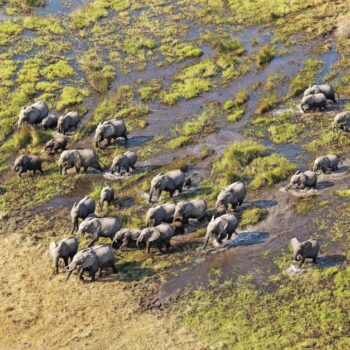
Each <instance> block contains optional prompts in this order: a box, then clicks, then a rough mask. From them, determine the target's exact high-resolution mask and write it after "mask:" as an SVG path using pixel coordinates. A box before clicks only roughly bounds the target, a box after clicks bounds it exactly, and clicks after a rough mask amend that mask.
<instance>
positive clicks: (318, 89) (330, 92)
mask: <svg viewBox="0 0 350 350" xmlns="http://www.w3.org/2000/svg"><path fill="white" fill-rule="evenodd" d="M319 93H322V94H324V95H325V96H326V99H327V100H331V101H333V102H334V103H335V102H336V99H335V91H334V88H333V86H332V85H331V84H320V85H312V86H309V87H308V88H307V89H306V90H305V91H304V96H308V95H315V94H319ZM338 98H339V94H338Z"/></svg>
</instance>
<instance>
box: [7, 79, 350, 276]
mask: <svg viewBox="0 0 350 350" xmlns="http://www.w3.org/2000/svg"><path fill="white" fill-rule="evenodd" d="M329 100H330V101H332V102H333V103H335V102H336V99H335V92H334V89H333V87H332V86H331V85H329V84H322V85H314V86H311V87H309V88H308V89H307V90H306V91H305V92H304V97H303V99H302V102H301V108H302V110H303V111H306V110H311V109H316V108H318V109H324V108H325V107H326V105H327V101H329ZM79 121H80V119H79V116H78V113H77V112H69V113H67V114H65V115H63V116H61V117H59V118H57V117H56V118H55V116H54V115H53V114H49V109H48V106H47V104H46V103H45V102H43V101H39V102H37V103H35V104H33V105H32V106H30V107H25V108H23V109H22V110H21V112H20V116H19V119H18V122H17V126H18V127H20V126H21V125H23V123H25V122H27V123H29V124H40V125H41V126H42V127H43V128H54V127H57V131H58V132H59V134H57V135H55V136H54V138H53V139H52V140H50V141H49V142H48V143H47V144H46V145H45V151H46V152H48V153H49V154H56V153H59V152H60V153H61V154H60V156H59V159H58V166H59V172H60V174H62V173H63V174H66V172H67V170H68V169H70V168H75V170H76V172H77V173H79V172H80V170H81V168H83V170H84V172H86V171H87V169H88V168H93V169H96V170H99V171H103V167H102V166H101V164H100V162H99V158H98V155H97V153H96V152H95V151H94V150H92V149H68V150H67V149H66V147H67V144H68V141H69V138H68V137H67V136H66V135H65V134H66V133H67V132H68V131H70V130H71V129H72V128H74V129H76V127H77V126H78V124H79ZM333 128H339V129H342V130H345V131H350V112H342V113H339V114H338V115H337V116H336V117H335V118H334V122H333ZM127 135H128V132H127V128H126V126H125V124H124V122H123V121H122V120H109V121H105V122H102V123H99V124H98V126H97V128H96V130H95V135H94V144H95V147H101V144H102V142H104V141H106V143H107V146H108V145H110V143H111V141H112V140H115V141H116V140H117V139H118V138H120V137H122V138H124V139H125V141H127V140H128V136H127ZM136 162H137V155H136V154H135V152H132V151H128V152H126V153H124V154H122V155H119V156H117V157H115V158H114V159H113V162H112V165H111V167H110V171H111V173H112V174H114V173H118V174H121V173H123V172H127V173H132V172H133V171H134V170H135V165H136ZM339 164H341V160H340V158H339V157H338V156H337V155H333V154H330V155H326V156H321V157H318V158H317V159H316V160H315V161H314V165H313V168H312V170H307V171H304V172H301V171H300V170H298V171H297V172H296V173H295V174H294V175H293V176H292V177H291V179H290V183H289V185H288V186H287V187H286V190H289V189H291V188H292V189H307V188H316V185H317V174H318V173H319V172H323V173H327V172H331V171H336V170H337V169H338V166H339ZM13 169H14V170H15V171H16V172H18V175H19V176H21V174H22V173H25V172H27V171H33V174H35V172H36V171H39V172H41V173H42V172H43V169H42V160H41V159H40V157H38V156H36V155H22V156H20V157H18V158H17V159H16V160H15V164H14V168H13ZM191 185H192V181H191V178H190V177H188V176H186V174H184V173H183V172H182V171H181V170H179V169H176V170H172V171H169V172H166V173H159V174H157V175H156V176H154V177H153V179H152V180H151V183H150V191H149V197H148V202H149V203H152V200H153V199H154V196H155V197H156V200H159V198H160V197H161V194H162V192H163V191H165V192H167V193H168V194H169V196H170V198H172V197H173V195H174V193H175V192H176V191H178V193H181V192H182V191H183V189H184V188H189V187H191ZM246 194H247V186H246V184H245V183H243V182H240V181H239V182H235V183H233V184H231V185H229V186H227V187H226V188H224V189H223V190H221V191H220V192H219V194H218V196H217V199H216V203H215V214H214V215H213V214H212V211H210V210H208V206H207V203H206V202H205V200H203V199H201V198H196V199H193V200H187V201H180V202H178V203H176V204H174V203H165V204H160V205H155V206H152V207H150V208H149V209H148V211H147V215H146V220H145V227H144V228H122V225H121V223H120V221H119V219H118V218H115V217H97V216H96V215H95V210H96V203H95V200H94V199H93V198H92V197H90V196H87V197H84V198H83V199H81V200H80V201H79V202H76V203H74V205H73V207H72V208H71V219H72V234H73V233H74V232H77V236H80V235H84V234H88V235H90V237H91V241H90V243H89V244H88V246H87V247H86V248H85V249H83V250H80V251H78V247H79V241H78V238H77V237H76V236H72V237H68V238H64V239H63V240H61V241H60V242H57V243H56V242H52V243H51V244H50V246H49V253H50V257H51V259H52V260H53V261H54V264H55V272H56V273H58V269H59V261H60V259H62V260H63V262H64V265H65V266H66V269H67V271H68V276H67V279H68V278H69V277H70V275H71V274H72V272H73V271H74V270H78V275H79V279H80V280H83V275H84V273H88V274H89V276H90V277H91V279H92V280H95V274H96V273H97V272H99V274H101V273H102V270H103V269H107V268H112V270H113V272H117V271H118V270H117V268H116V265H115V257H114V250H113V248H114V249H119V250H120V251H121V250H122V249H123V248H125V247H129V248H134V247H136V248H142V247H145V248H146V251H147V253H150V252H151V248H152V247H154V248H158V249H159V251H160V252H167V251H168V249H169V248H170V247H171V240H172V238H173V237H174V236H176V235H181V234H184V233H185V231H186V229H185V228H186V225H188V224H189V220H196V221H197V222H198V223H205V222H206V226H207V229H206V235H205V238H204V244H203V249H205V248H206V247H207V245H208V243H209V241H211V242H212V243H213V244H214V245H220V244H222V243H223V241H224V240H229V239H231V237H232V235H233V234H235V233H236V229H237V227H238V224H239V222H238V219H237V218H236V216H235V215H234V211H235V210H236V209H237V207H238V206H240V205H242V204H243V202H244V201H245V197H246ZM114 199H115V192H114V189H113V188H112V187H111V186H107V187H104V188H102V190H101V192H100V199H99V203H98V204H99V207H100V210H102V209H103V208H104V206H105V204H107V205H108V206H109V205H111V204H112V203H113V201H114ZM79 219H80V220H82V221H81V222H80V224H79ZM100 237H104V238H109V239H110V240H111V242H112V244H111V245H100V244H98V245H95V243H96V242H97V241H98V240H99V238H100ZM290 246H291V248H292V250H293V256H292V258H293V259H294V260H296V261H299V262H300V266H301V265H302V264H303V263H304V262H305V259H307V258H310V259H312V260H313V262H314V263H315V262H316V259H317V256H318V254H319V250H320V246H319V243H318V242H317V241H315V240H307V241H305V242H299V241H298V240H297V239H296V238H293V239H292V240H291V241H290ZM69 262H70V263H69Z"/></svg>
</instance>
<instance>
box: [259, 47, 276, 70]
mask: <svg viewBox="0 0 350 350" xmlns="http://www.w3.org/2000/svg"><path fill="white" fill-rule="evenodd" d="M274 57H275V49H274V47H271V46H269V45H264V46H261V48H260V49H259V50H258V53H257V55H256V64H257V65H258V66H259V67H261V66H263V65H265V64H268V63H270V62H271V61H272V60H273V59H274Z"/></svg>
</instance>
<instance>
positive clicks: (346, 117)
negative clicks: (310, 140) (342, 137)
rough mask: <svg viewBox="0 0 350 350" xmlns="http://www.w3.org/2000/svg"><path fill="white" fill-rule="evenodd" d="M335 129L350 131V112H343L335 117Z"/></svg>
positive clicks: (333, 125)
mask: <svg viewBox="0 0 350 350" xmlns="http://www.w3.org/2000/svg"><path fill="white" fill-rule="evenodd" d="M332 128H333V131H334V130H335V129H336V128H337V129H340V130H344V131H347V132H349V131H350V112H341V113H338V114H337V115H336V116H335V117H334V121H333V124H332Z"/></svg>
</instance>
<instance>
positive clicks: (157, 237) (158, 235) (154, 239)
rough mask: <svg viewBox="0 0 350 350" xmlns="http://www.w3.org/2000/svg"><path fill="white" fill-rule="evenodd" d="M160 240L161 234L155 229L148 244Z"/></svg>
mask: <svg viewBox="0 0 350 350" xmlns="http://www.w3.org/2000/svg"><path fill="white" fill-rule="evenodd" d="M160 238H161V234H160V232H159V230H157V229H154V230H153V232H152V234H151V237H150V238H149V239H148V242H154V241H157V240H158V239H160Z"/></svg>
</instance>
